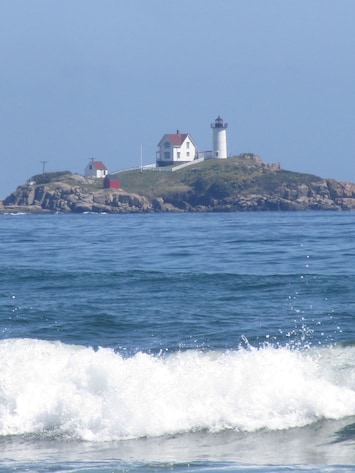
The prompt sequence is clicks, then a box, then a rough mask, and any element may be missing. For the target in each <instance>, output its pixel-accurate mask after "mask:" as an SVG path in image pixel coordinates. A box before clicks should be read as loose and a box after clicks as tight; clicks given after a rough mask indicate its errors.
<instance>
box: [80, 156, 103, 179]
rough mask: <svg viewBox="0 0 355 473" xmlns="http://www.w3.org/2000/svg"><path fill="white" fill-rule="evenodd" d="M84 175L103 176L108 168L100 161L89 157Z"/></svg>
mask: <svg viewBox="0 0 355 473" xmlns="http://www.w3.org/2000/svg"><path fill="white" fill-rule="evenodd" d="M84 175H85V177H98V178H100V177H105V176H107V175H108V169H107V167H106V166H105V165H104V163H103V162H102V161H94V158H91V159H90V162H89V164H88V165H87V166H86V168H85V171H84Z"/></svg>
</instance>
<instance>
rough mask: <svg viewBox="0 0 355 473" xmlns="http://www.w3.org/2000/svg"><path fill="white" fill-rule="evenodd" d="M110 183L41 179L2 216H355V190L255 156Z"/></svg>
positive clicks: (60, 175)
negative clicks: (336, 213) (310, 212)
mask: <svg viewBox="0 0 355 473" xmlns="http://www.w3.org/2000/svg"><path fill="white" fill-rule="evenodd" d="M116 178H117V179H119V181H120V188H119V189H105V188H103V179H97V178H85V177H83V176H80V175H78V174H72V173H71V172H69V171H64V172H55V173H44V174H39V175H36V176H33V177H32V178H30V179H29V180H28V182H27V183H26V184H24V185H20V186H19V187H18V188H17V189H16V191H15V192H13V193H12V194H10V195H9V196H8V197H6V198H5V199H4V201H3V202H2V203H1V205H0V213H9V212H24V213H55V212H61V213H70V212H71V213H84V212H101V213H103V212H106V213H128V212H130V213H132V212H239V211H267V210H269V211H279V210H283V211H290V210H352V209H355V184H352V183H347V182H340V181H336V180H334V179H324V178H321V177H318V176H314V175H311V174H303V173H296V172H292V171H286V170H283V169H281V168H280V166H279V164H268V163H265V162H263V161H262V160H261V159H260V157H258V156H256V155H254V154H242V155H239V156H235V157H233V158H228V159H223V160H222V159H209V160H205V161H203V162H198V163H192V164H191V165H189V166H187V167H184V168H182V169H178V170H175V171H174V170H173V168H170V169H169V168H165V169H161V168H151V169H137V170H133V171H132V170H131V171H126V172H120V173H117V174H116Z"/></svg>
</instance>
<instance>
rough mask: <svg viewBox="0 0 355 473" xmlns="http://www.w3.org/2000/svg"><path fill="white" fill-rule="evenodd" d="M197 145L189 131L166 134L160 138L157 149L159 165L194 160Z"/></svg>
mask: <svg viewBox="0 0 355 473" xmlns="http://www.w3.org/2000/svg"><path fill="white" fill-rule="evenodd" d="M196 155H197V147H196V144H195V142H194V140H193V139H192V138H191V136H190V135H189V134H188V133H180V132H179V130H177V132H176V133H172V134H166V135H164V136H163V138H162V139H161V140H160V142H159V144H158V151H157V160H156V161H157V166H169V165H173V164H184V163H189V162H191V161H193V160H194V159H195V158H196Z"/></svg>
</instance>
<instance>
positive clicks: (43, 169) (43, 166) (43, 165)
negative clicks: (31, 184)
mask: <svg viewBox="0 0 355 473" xmlns="http://www.w3.org/2000/svg"><path fill="white" fill-rule="evenodd" d="M41 163H42V174H44V171H45V168H46V163H48V161H41Z"/></svg>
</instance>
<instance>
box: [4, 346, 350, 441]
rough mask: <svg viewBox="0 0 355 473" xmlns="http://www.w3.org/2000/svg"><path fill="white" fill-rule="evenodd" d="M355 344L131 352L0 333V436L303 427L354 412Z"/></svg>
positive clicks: (89, 436)
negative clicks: (6, 336) (3, 336)
mask: <svg viewBox="0 0 355 473" xmlns="http://www.w3.org/2000/svg"><path fill="white" fill-rule="evenodd" d="M354 359H355V347H354V346H352V345H350V346H338V347H323V348H318V349H317V350H313V349H312V350H304V351H302V350H295V349H289V348H287V347H272V346H265V347H262V348H257V349H256V348H255V349H254V348H252V347H250V346H247V348H240V349H238V350H235V351H229V350H228V351H208V352H204V351H199V350H190V351H185V352H176V353H173V354H169V353H168V352H165V353H163V354H160V355H158V356H153V355H150V354H147V353H142V352H141V353H137V354H136V355H134V356H132V357H130V358H125V357H123V356H122V355H121V354H119V353H116V352H115V351H114V350H112V349H109V348H100V349H98V350H94V349H93V348H89V347H83V346H78V345H67V344H63V343H61V342H48V341H42V340H34V339H8V340H3V341H1V342H0V435H2V436H7V435H24V434H34V435H46V436H48V435H50V436H65V437H66V436H68V437H70V438H77V439H82V440H88V441H97V442H101V441H110V440H120V439H133V438H139V437H155V436H161V435H169V434H176V433H182V432H193V431H197V430H206V431H210V432H220V431H223V430H227V429H230V430H237V431H244V432H254V431H256V430H259V429H268V430H280V429H289V428H293V427H302V426H305V425H309V424H312V423H314V422H317V421H319V420H320V419H341V418H344V417H347V416H353V415H355V369H354V364H353V360H354Z"/></svg>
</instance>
